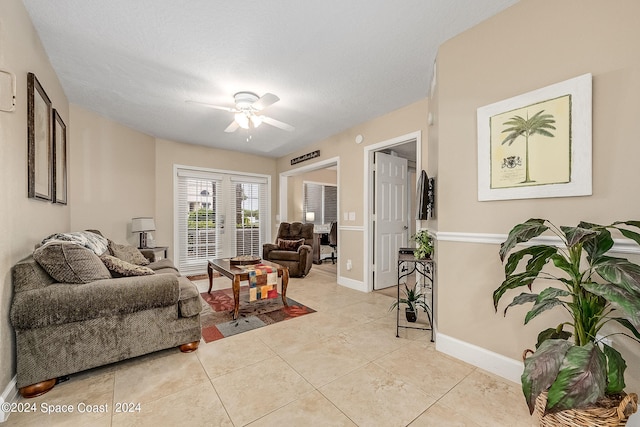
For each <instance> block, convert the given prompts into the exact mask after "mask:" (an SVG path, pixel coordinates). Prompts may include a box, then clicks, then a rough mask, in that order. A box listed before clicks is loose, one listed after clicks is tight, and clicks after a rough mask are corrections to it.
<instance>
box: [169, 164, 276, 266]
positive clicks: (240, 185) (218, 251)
mask: <svg viewBox="0 0 640 427" xmlns="http://www.w3.org/2000/svg"><path fill="white" fill-rule="evenodd" d="M176 183H177V184H176V206H175V221H176V224H175V230H176V234H177V236H176V239H174V240H175V242H176V245H177V251H178V257H177V259H178V268H179V269H180V272H181V273H182V274H197V273H202V272H205V271H206V268H207V260H209V259H213V258H228V257H233V256H236V255H256V256H261V252H262V245H263V243H265V242H266V241H267V239H268V237H269V236H268V227H269V205H270V203H269V201H270V191H269V177H268V176H258V175H243V174H240V173H233V172H220V171H207V170H200V169H198V170H194V169H188V168H178V169H177V180H176Z"/></svg>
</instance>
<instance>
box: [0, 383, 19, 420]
mask: <svg viewBox="0 0 640 427" xmlns="http://www.w3.org/2000/svg"><path fill="white" fill-rule="evenodd" d="M17 401H18V387H16V377H15V376H14V377H13V378H11V381H9V384H7V386H6V387H5V388H4V391H3V392H2V395H0V406H1V405H2V404H3V403H5V402H7V403H13V402H17ZM8 418H9V413H8V412H4V411H2V410H1V409H0V423H3V422H5V421H7V419H8Z"/></svg>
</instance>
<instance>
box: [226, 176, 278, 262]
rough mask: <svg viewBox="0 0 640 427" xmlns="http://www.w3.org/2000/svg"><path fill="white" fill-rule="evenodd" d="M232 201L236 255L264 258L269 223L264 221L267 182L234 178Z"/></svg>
mask: <svg viewBox="0 0 640 427" xmlns="http://www.w3.org/2000/svg"><path fill="white" fill-rule="evenodd" d="M231 183H232V185H230V186H229V190H230V191H231V194H230V197H231V198H230V200H234V201H235V202H234V206H235V208H234V210H235V212H234V215H235V248H236V255H255V256H262V255H261V253H262V244H263V243H265V242H266V231H267V227H268V222H265V221H264V220H262V218H263V216H266V212H267V211H268V198H267V194H268V191H267V183H266V180H259V179H249V177H240V176H234V177H232V178H231Z"/></svg>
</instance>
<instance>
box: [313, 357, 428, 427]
mask: <svg viewBox="0 0 640 427" xmlns="http://www.w3.org/2000/svg"><path fill="white" fill-rule="evenodd" d="M320 392H321V393H322V394H323V395H324V396H325V397H326V398H327V399H329V400H330V401H331V402H332V403H333V404H334V405H336V407H338V409H340V410H341V411H342V412H344V413H345V414H346V416H347V417H349V419H351V420H352V421H353V422H354V423H356V424H357V425H358V426H361V427H364V426H389V427H392V426H406V425H407V424H409V423H410V422H411V421H413V420H414V419H416V418H417V417H418V416H419V415H420V414H421V413H422V412H424V411H425V410H426V409H427V408H428V407H429V406H431V405H432V404H433V403H434V402H435V401H436V398H435V397H433V396H430V395H428V394H426V393H424V392H423V391H422V390H420V389H419V388H418V387H416V386H414V385H412V384H409V383H407V382H405V381H402V380H399V379H397V378H395V377H394V376H393V375H391V374H390V373H389V372H387V371H385V370H384V369H382V368H381V367H379V366H377V365H375V364H373V363H371V364H369V365H367V366H365V367H363V368H360V369H358V370H356V371H354V372H352V373H350V374H349V375H346V376H344V377H342V378H339V379H338V380H336V381H334V382H332V383H330V384H327V385H326V386H324V387H322V388H320Z"/></svg>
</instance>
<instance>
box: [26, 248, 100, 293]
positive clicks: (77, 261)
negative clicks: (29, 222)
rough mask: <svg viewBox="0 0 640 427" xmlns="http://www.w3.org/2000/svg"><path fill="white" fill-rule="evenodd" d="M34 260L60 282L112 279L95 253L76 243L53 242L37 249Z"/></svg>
mask: <svg viewBox="0 0 640 427" xmlns="http://www.w3.org/2000/svg"><path fill="white" fill-rule="evenodd" d="M33 258H34V259H35V260H36V261H37V262H38V264H40V265H41V266H42V268H43V269H44V270H45V271H46V272H47V273H49V275H50V276H51V277H53V278H54V279H55V280H57V281H58V282H62V283H89V282H93V281H95V280H100V279H110V278H111V273H110V272H109V270H108V269H107V267H105V265H104V264H103V263H102V261H101V260H100V258H98V256H97V255H96V254H95V253H94V252H93V251H91V250H89V249H87V248H85V247H83V246H80V245H77V244H75V243H66V242H59V241H51V242H49V243H46V244H44V245H42V246H40V247H39V248H38V249H36V250H35V251H34V252H33Z"/></svg>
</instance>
